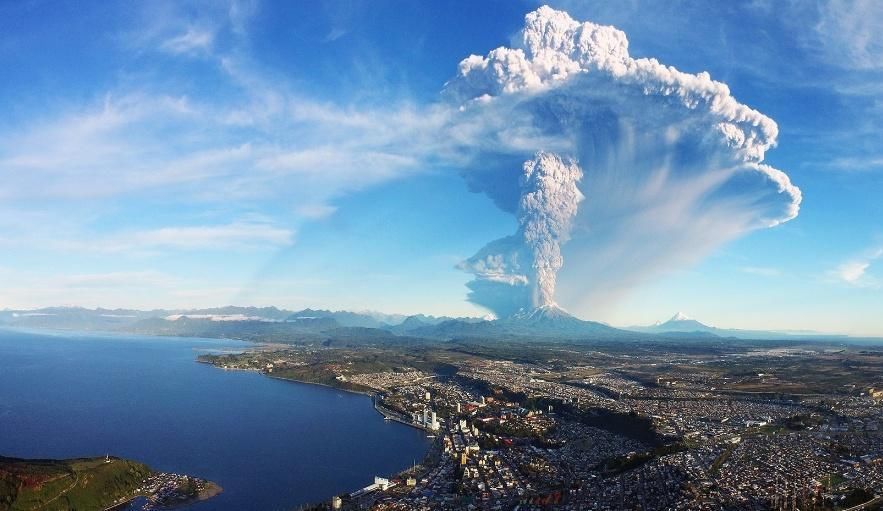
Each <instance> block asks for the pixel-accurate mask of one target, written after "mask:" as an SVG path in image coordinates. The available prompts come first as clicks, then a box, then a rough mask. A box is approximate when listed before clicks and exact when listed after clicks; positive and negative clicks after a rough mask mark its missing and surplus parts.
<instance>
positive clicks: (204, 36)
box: [160, 26, 215, 55]
mask: <svg viewBox="0 0 883 511" xmlns="http://www.w3.org/2000/svg"><path fill="white" fill-rule="evenodd" d="M214 40H215V34H214V32H213V31H212V30H209V29H206V28H199V27H194V26H190V27H187V30H186V31H185V32H184V33H183V34H179V35H177V36H174V37H172V38H169V39H166V40H165V41H163V42H162V44H160V48H161V49H162V50H164V51H167V52H170V53H174V54H177V55H181V54H190V55H193V54H197V53H206V52H208V51H210V50H211V48H212V43H213V42H214Z"/></svg>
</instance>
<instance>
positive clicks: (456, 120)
mask: <svg viewBox="0 0 883 511" xmlns="http://www.w3.org/2000/svg"><path fill="white" fill-rule="evenodd" d="M524 21H525V23H524V28H523V29H522V30H521V32H520V34H519V36H517V37H515V38H514V40H513V45H512V47H510V48H507V47H500V48H496V49H494V50H491V51H490V52H488V53H487V54H486V56H480V55H471V56H469V57H467V58H465V59H463V61H462V62H460V66H459V68H458V70H457V73H456V74H455V75H454V76H453V77H452V78H451V79H450V80H449V81H448V82H447V84H445V89H444V92H443V96H444V97H445V99H446V100H447V101H449V102H450V103H452V105H451V106H453V107H454V108H451V109H450V111H451V112H454V113H453V114H451V117H450V122H451V124H452V128H451V129H450V130H449V131H450V132H449V137H450V138H451V139H452V140H455V141H458V142H459V143H460V144H461V145H462V147H461V148H460V149H461V150H460V151H459V152H458V154H460V155H464V157H465V158H471V160H470V161H474V162H480V164H475V165H471V166H469V168H468V170H467V171H464V172H463V176H464V178H465V179H466V181H467V184H468V186H469V188H470V189H471V190H473V191H476V192H480V193H484V194H486V195H487V196H488V197H489V198H490V199H491V200H493V202H494V204H496V205H497V206H499V207H500V208H501V209H502V210H503V211H505V212H507V213H511V214H512V215H513V216H514V217H515V218H516V219H517V221H518V225H519V228H518V232H517V233H516V234H514V235H512V236H507V237H504V238H501V239H497V240H494V241H491V242H490V243H488V244H487V245H486V246H485V247H484V248H482V249H480V250H479V251H478V253H477V254H475V255H474V256H473V257H471V258H469V259H468V260H466V261H464V262H463V263H462V264H461V268H462V269H464V270H466V271H468V272H470V273H472V274H474V275H475V279H474V280H472V281H471V282H469V283H468V284H467V286H468V287H469V289H470V294H469V300H470V301H472V302H473V303H475V304H477V305H480V306H482V307H484V308H487V309H489V310H491V311H493V312H494V313H495V314H496V315H497V316H498V317H506V316H509V315H512V314H514V313H516V312H518V311H519V310H521V309H528V308H530V307H537V306H542V305H551V304H553V303H555V302H558V303H560V304H562V305H563V306H565V307H566V308H568V309H570V310H573V311H574V312H578V313H582V314H591V312H589V311H590V310H592V309H594V308H596V307H599V306H607V305H608V304H609V303H611V302H612V301H613V300H614V299H615V298H616V297H617V296H619V295H621V294H622V293H624V292H625V291H627V290H628V289H630V288H631V287H634V286H638V285H641V284H643V283H644V282H647V281H649V280H651V279H653V278H656V277H658V276H659V275H661V274H664V273H667V272H670V271H672V270H674V269H676V268H679V267H683V266H686V265H689V264H692V263H694V262H696V261H697V260H698V259H699V258H701V257H702V256H704V255H707V254H709V253H711V252H712V251H713V250H714V249H716V248H717V247H719V246H721V245H722V244H723V243H726V242H728V241H731V240H733V239H735V238H737V237H739V236H741V235H743V234H745V233H747V232H750V231H752V230H756V229H766V228H769V227H773V226H776V225H779V224H782V223H784V222H787V221H789V220H791V219H793V218H795V217H796V216H797V214H798V212H799V208H800V203H801V199H802V196H801V192H800V189H799V188H797V187H796V186H794V185H793V184H792V183H791V180H790V178H789V177H788V175H787V174H785V173H784V172H782V171H781V170H778V169H775V168H773V167H771V166H769V165H767V164H766V163H764V157H765V155H766V152H767V151H768V150H770V149H772V148H773V147H775V145H776V138H777V136H778V131H779V130H778V126H777V125H776V123H775V121H773V120H772V119H770V118H769V117H767V116H765V115H764V114H762V113H760V112H758V111H757V110H754V109H752V108H750V107H748V106H746V105H744V104H742V103H739V102H738V101H736V99H735V98H734V97H733V95H732V94H731V93H730V89H729V87H727V85H726V84H724V83H721V82H718V81H714V80H712V79H711V76H710V75H709V74H708V73H704V72H703V73H697V74H690V73H684V72H682V71H679V70H677V69H675V68H673V67H671V66H666V65H663V64H662V63H660V62H659V61H657V60H656V59H653V58H634V57H632V56H631V55H630V54H629V47H628V38H627V37H626V35H625V33H623V32H622V31H620V30H617V29H616V28H614V27H609V26H602V25H597V24H594V23H591V22H580V21H577V20H574V19H573V18H571V17H570V16H569V15H568V14H567V13H566V12H562V11H556V10H554V9H551V8H549V7H540V8H539V9H537V10H535V11H533V12H530V13H528V14H527V15H526V16H525V20H524ZM537 151H541V152H539V153H537ZM531 155H536V156H535V157H534V158H533V159H530V158H531ZM556 155H567V156H568V157H572V158H573V159H574V160H576V161H579V166H577V165H576V164H575V163H573V161H571V160H569V159H562V158H561V157H560V156H556ZM525 160H528V162H527V163H526V164H524V167H523V169H524V173H523V175H520V173H519V172H518V168H519V166H520V165H521V164H522V162H524V161H525ZM581 169H582V170H581ZM583 171H585V174H583ZM583 194H585V196H586V200H585V201H582V202H580V201H581V199H582V196H583ZM577 206H579V207H577ZM565 241H567V243H566V244H563V243H564V242H565ZM565 259H566V262H567V264H566V265H565V264H563V262H564V260H565ZM556 279H557V280H556Z"/></svg>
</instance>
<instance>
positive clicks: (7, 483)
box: [0, 457, 152, 511]
mask: <svg viewBox="0 0 883 511" xmlns="http://www.w3.org/2000/svg"><path fill="white" fill-rule="evenodd" d="M151 474H152V471H151V470H150V468H148V467H147V466H146V465H143V464H141V463H137V462H134V461H129V460H124V459H119V458H108V459H105V458H82V459H73V460H21V459H16V458H3V457H0V511H7V510H8V511H36V510H41V511H43V510H45V511H67V510H74V509H99V510H100V509H106V508H108V507H110V506H112V505H114V504H116V503H119V502H122V501H125V500H128V499H130V498H132V497H134V496H136V495H137V490H138V489H139V488H140V486H141V484H142V482H143V481H144V480H145V478H147V477H148V476H150V475H151Z"/></svg>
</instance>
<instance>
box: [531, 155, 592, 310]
mask: <svg viewBox="0 0 883 511" xmlns="http://www.w3.org/2000/svg"><path fill="white" fill-rule="evenodd" d="M582 177H583V172H582V170H581V169H580V168H579V165H577V164H576V162H574V161H572V160H571V161H564V160H562V159H561V158H560V157H559V156H557V155H555V154H550V153H544V152H539V153H537V155H536V157H535V158H534V159H532V160H528V161H526V162H524V175H523V176H522V178H521V190H522V195H521V200H520V201H519V203H518V222H519V224H520V225H521V235H522V236H523V237H524V242H525V244H526V245H527V246H528V247H530V249H531V251H532V252H533V254H532V256H533V263H532V269H533V272H532V273H533V276H532V277H533V278H532V279H528V281H529V283H530V284H531V285H532V287H533V289H532V296H531V298H532V302H533V306H534V307H540V306H544V305H555V279H556V275H557V274H558V270H560V269H561V267H562V266H563V265H564V258H563V257H561V244H562V243H564V242H565V241H567V240H568V238H569V237H570V223H571V220H572V219H573V217H574V216H576V211H577V206H578V205H579V202H580V201H581V200H583V194H582V193H580V191H579V189H578V188H577V186H576V185H577V183H578V182H579V180H580V179H582Z"/></svg>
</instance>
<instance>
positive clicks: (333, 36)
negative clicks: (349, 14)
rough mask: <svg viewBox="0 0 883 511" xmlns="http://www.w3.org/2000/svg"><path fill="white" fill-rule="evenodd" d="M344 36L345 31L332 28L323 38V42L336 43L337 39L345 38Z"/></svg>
mask: <svg viewBox="0 0 883 511" xmlns="http://www.w3.org/2000/svg"><path fill="white" fill-rule="evenodd" d="M346 34H347V30H345V29H343V28H340V27H334V28H332V29H331V30H329V31H328V34H326V35H325V38H324V39H323V40H324V41H325V42H326V43H330V42H334V41H337V40H338V39H340V38H341V37H343V36H345V35H346Z"/></svg>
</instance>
